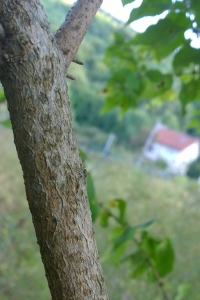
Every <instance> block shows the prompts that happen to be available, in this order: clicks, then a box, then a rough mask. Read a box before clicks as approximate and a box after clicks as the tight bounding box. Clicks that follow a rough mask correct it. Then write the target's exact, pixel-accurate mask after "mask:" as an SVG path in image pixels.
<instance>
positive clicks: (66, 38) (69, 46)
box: [56, 0, 103, 68]
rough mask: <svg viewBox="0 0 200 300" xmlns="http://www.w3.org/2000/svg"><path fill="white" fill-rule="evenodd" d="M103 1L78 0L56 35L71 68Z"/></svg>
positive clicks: (67, 64)
mask: <svg viewBox="0 0 200 300" xmlns="http://www.w3.org/2000/svg"><path fill="white" fill-rule="evenodd" d="M102 2H103V0H78V1H76V2H75V3H74V5H73V6H72V8H71V10H70V11H69V13H68V14H67V16H66V18H65V21H64V23H63V24H62V25H61V26H60V28H59V29H58V31H57V33H56V40H57V43H58V45H59V47H60V49H61V50H62V51H63V53H64V54H65V55H66V66H67V68H68V67H69V65H70V63H71V62H72V60H73V59H74V56H75V54H76V52H77V51H78V48H79V46H80V44H81V42H82V40H83V37H84V35H85V33H86V31H87V29H88V27H89V26H90V24H91V22H92V20H93V18H94V16H95V14H96V12H97V10H98V9H99V8H100V6H101V4H102Z"/></svg>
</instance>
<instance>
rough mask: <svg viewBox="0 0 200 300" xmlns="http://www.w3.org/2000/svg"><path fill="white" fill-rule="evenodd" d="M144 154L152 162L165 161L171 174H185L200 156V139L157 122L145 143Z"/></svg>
mask: <svg viewBox="0 0 200 300" xmlns="http://www.w3.org/2000/svg"><path fill="white" fill-rule="evenodd" d="M143 154H144V156H145V157H146V158H148V159H150V160H152V161H156V160H163V161H165V162H166V163H167V165H168V169H169V171H170V172H171V173H174V174H185V173H186V171H187V168H188V165H189V164H190V163H191V162H193V161H194V160H196V159H197V157H198V156H199V139H198V138H194V137H192V136H189V135H188V134H185V133H181V132H177V131H174V130H171V129H169V128H167V127H166V126H164V125H163V124H162V123H160V122H157V124H156V125H155V126H154V128H153V130H152V132H151V133H150V135H149V138H148V139H147V142H146V143H145V146H144V149H143Z"/></svg>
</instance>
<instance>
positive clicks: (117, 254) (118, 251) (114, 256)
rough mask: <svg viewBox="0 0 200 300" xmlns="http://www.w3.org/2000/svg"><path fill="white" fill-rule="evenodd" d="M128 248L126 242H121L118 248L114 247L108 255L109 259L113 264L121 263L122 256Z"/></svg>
mask: <svg viewBox="0 0 200 300" xmlns="http://www.w3.org/2000/svg"><path fill="white" fill-rule="evenodd" d="M125 250H126V244H124V243H123V244H120V245H119V246H118V247H117V248H112V251H111V252H110V255H109V256H108V260H109V262H110V263H111V264H119V263H120V261H121V260H120V258H121V256H122V255H123V254H124V252H125Z"/></svg>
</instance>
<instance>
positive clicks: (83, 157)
mask: <svg viewBox="0 0 200 300" xmlns="http://www.w3.org/2000/svg"><path fill="white" fill-rule="evenodd" d="M79 155H80V157H81V158H82V160H83V161H85V160H86V159H87V154H86V152H84V151H83V150H82V149H80V148H79Z"/></svg>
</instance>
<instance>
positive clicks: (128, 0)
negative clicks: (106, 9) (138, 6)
mask: <svg viewBox="0 0 200 300" xmlns="http://www.w3.org/2000/svg"><path fill="white" fill-rule="evenodd" d="M132 2H134V0H122V4H123V6H125V5H126V4H129V3H132Z"/></svg>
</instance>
